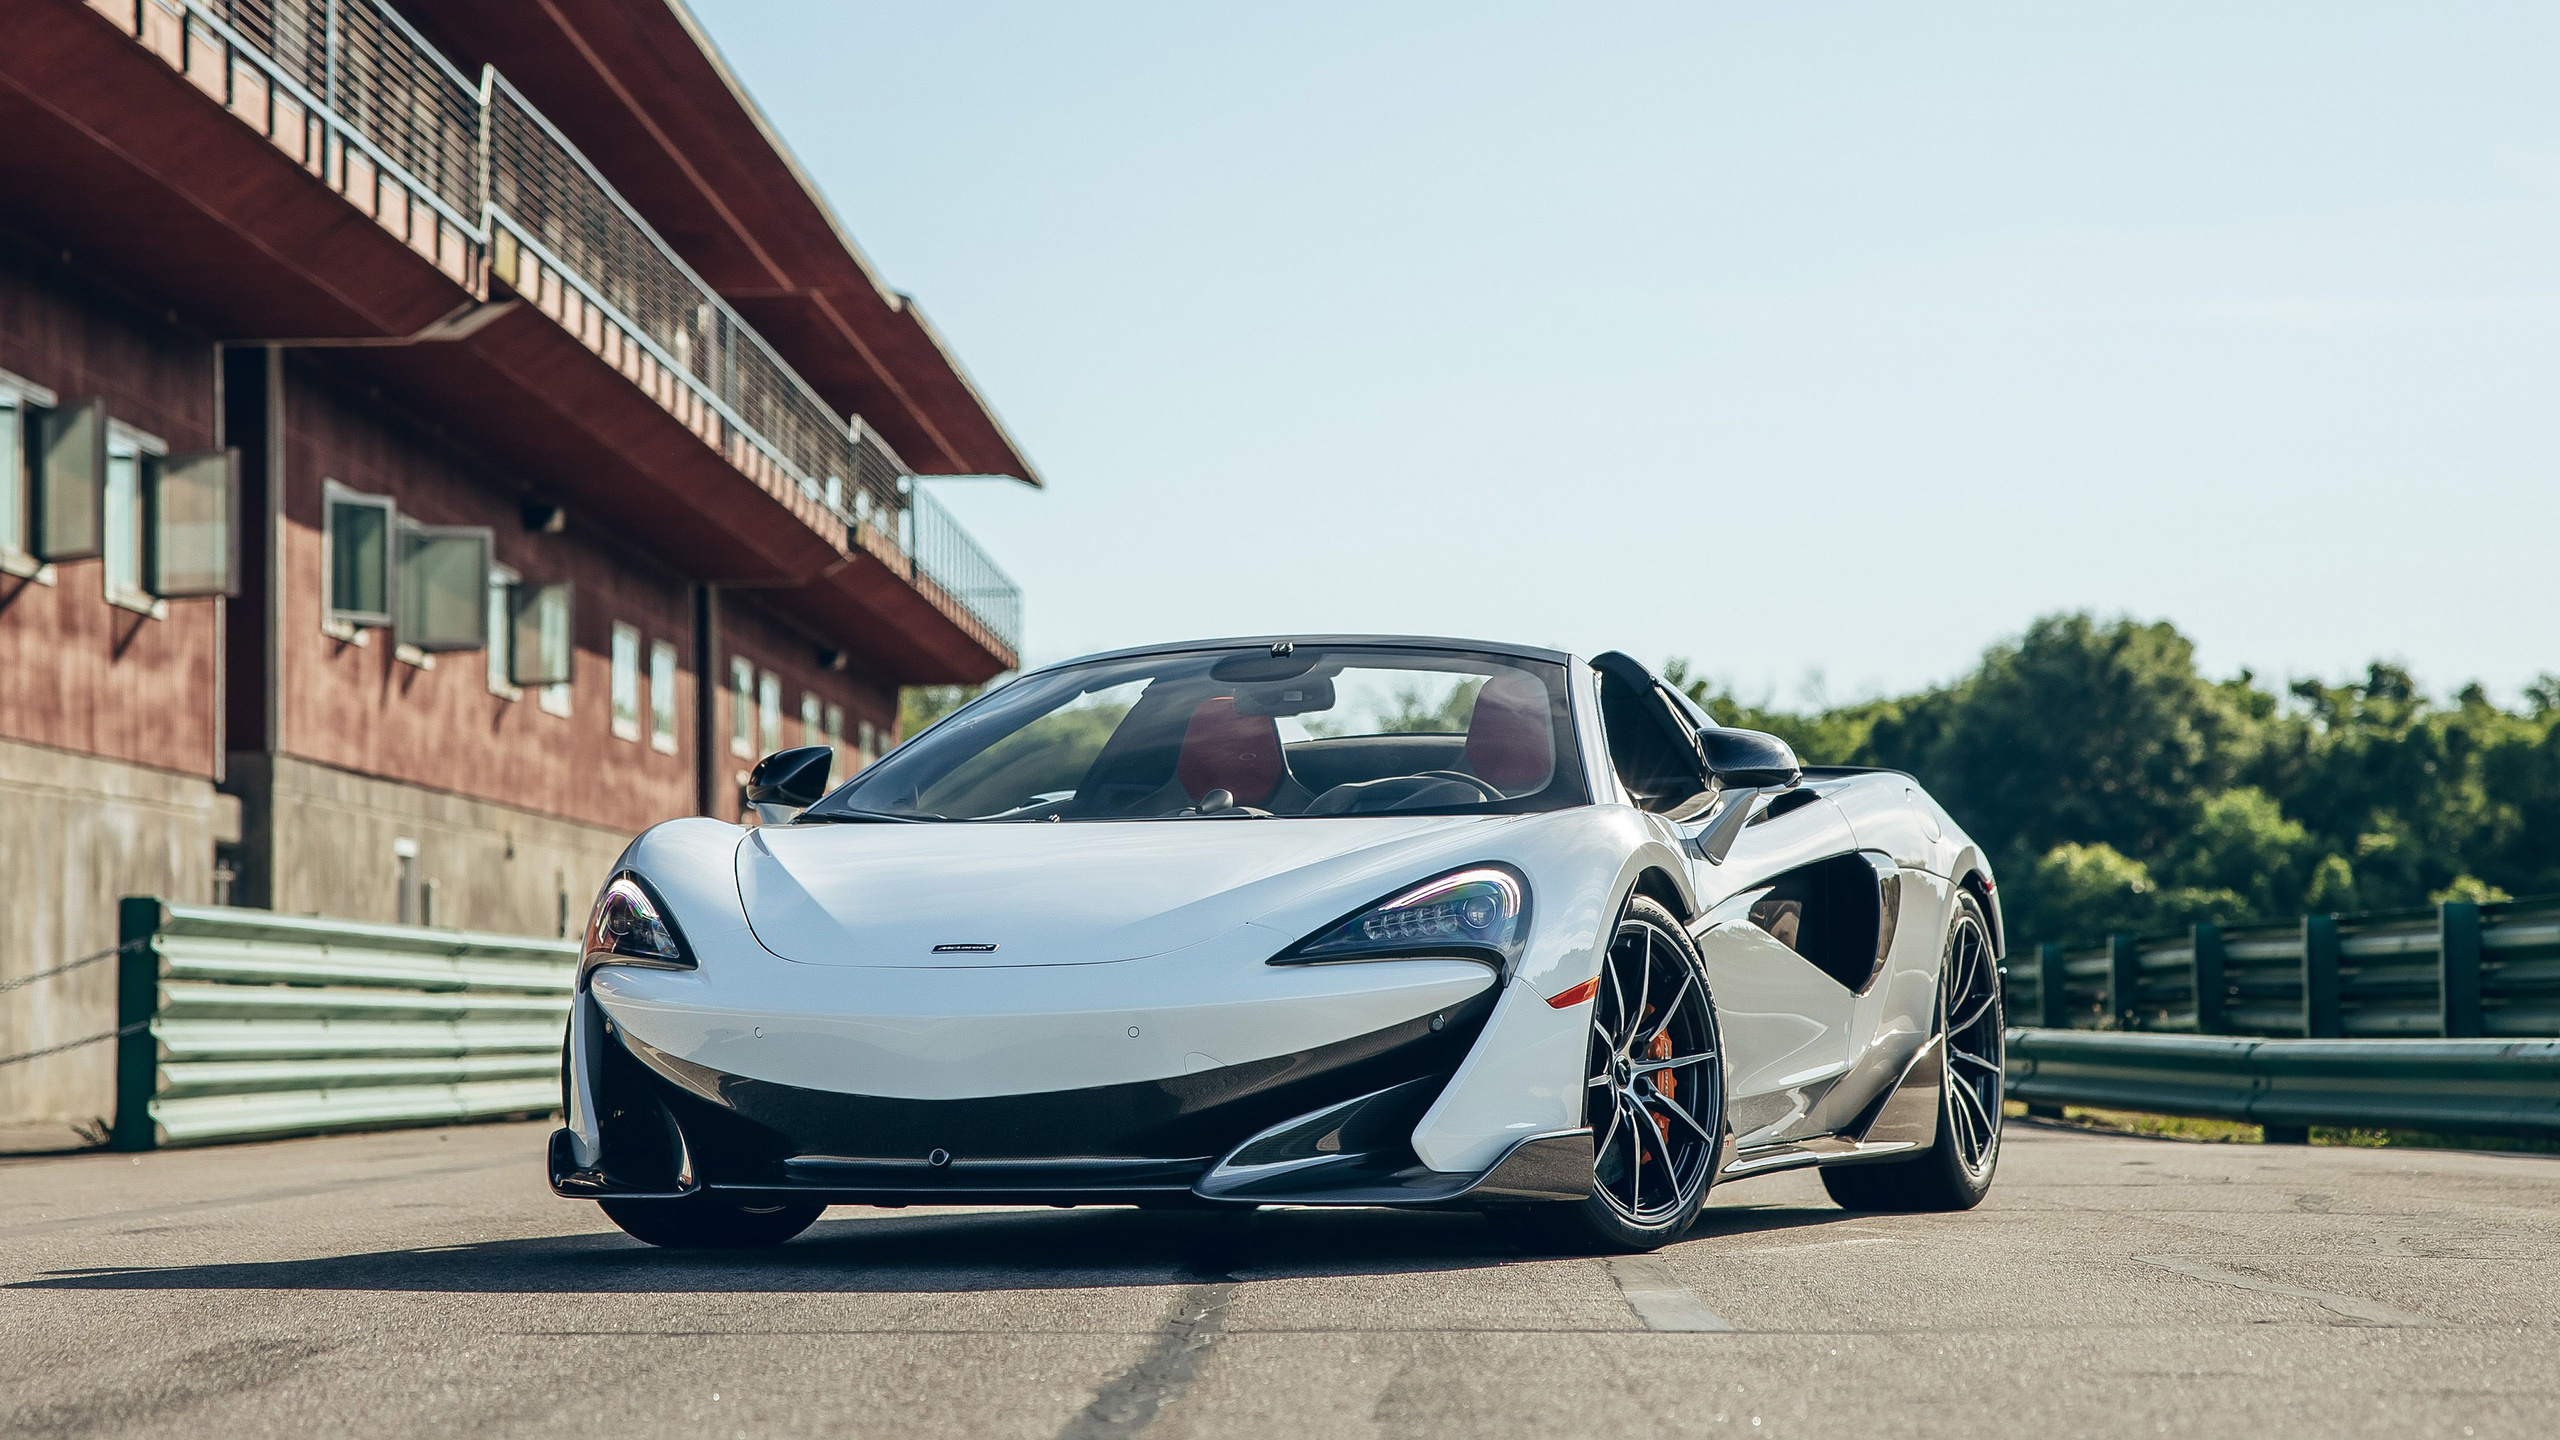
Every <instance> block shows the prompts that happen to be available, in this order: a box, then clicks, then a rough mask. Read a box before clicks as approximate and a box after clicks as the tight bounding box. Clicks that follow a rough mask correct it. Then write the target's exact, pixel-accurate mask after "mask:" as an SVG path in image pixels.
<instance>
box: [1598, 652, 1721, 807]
mask: <svg viewBox="0 0 2560 1440" xmlns="http://www.w3.org/2000/svg"><path fill="white" fill-rule="evenodd" d="M1591 668H1592V669H1593V670H1595V671H1597V672H1599V676H1600V723H1601V728H1602V730H1603V731H1605V732H1606V734H1607V735H1608V739H1609V760H1610V763H1611V764H1612V765H1614V766H1616V768H1617V772H1618V782H1619V783H1620V784H1622V785H1624V786H1626V788H1627V794H1628V795H1629V796H1630V797H1631V798H1633V799H1634V801H1635V803H1636V805H1637V807H1638V808H1639V809H1644V810H1651V811H1655V812H1657V813H1660V814H1666V815H1671V816H1673V817H1675V818H1682V819H1685V818H1687V817H1688V816H1690V815H1692V814H1695V813H1696V812H1697V811H1698V810H1699V809H1700V808H1702V807H1703V805H1704V804H1705V802H1706V801H1707V799H1708V798H1710V795H1711V793H1712V792H1710V791H1709V790H1708V788H1707V783H1706V778H1705V774H1704V772H1703V769H1702V767H1701V765H1700V763H1699V759H1698V742H1697V739H1696V734H1697V732H1696V729H1695V727H1694V726H1692V725H1691V724H1690V721H1689V717H1688V713H1687V711H1686V709H1685V708H1684V707H1683V706H1682V705H1681V704H1680V703H1679V702H1678V701H1677V700H1676V699H1674V698H1673V696H1672V694H1671V691H1670V690H1669V688H1668V687H1666V686H1665V685H1664V684H1663V683H1662V682H1661V681H1660V680H1658V679H1656V678H1654V675H1653V672H1652V671H1650V670H1647V669H1645V668H1644V666H1643V665H1642V664H1641V663H1639V662H1638V661H1636V660H1635V659H1634V658H1633V657H1631V656H1628V655H1624V654H1621V653H1619V652H1617V651H1614V650H1613V651H1610V652H1609V653H1607V654H1605V655H1601V656H1598V657H1595V658H1594V659H1593V660H1592V662H1591Z"/></svg>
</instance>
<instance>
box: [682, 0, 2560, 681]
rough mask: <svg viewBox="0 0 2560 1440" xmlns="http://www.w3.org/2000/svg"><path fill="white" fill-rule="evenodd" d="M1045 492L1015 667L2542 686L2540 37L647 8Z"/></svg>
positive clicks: (2549, 143)
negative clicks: (1119, 660) (685, 30)
mask: <svg viewBox="0 0 2560 1440" xmlns="http://www.w3.org/2000/svg"><path fill="white" fill-rule="evenodd" d="M691 3H693V4H694V6H695V8H696V10H697V12H698V13H699V14H700V15H701V17H702V19H703V20H704V21H705V23H706V24H707V26H708V27H709V29H710V30H711V32H712V33H713V35H714V36H715V37H716V39H717V40H718V42H719V43H720V45H721V46H722V47H723V49H724V50H725V52H726V53H727V55H728V56H729V58H730V60H731V61H732V63H733V64H734V65H735V66H736V67H737V69H738V70H739V71H740V73H741V74H742V75H743V76H744V78H745V80H746V82H747V84H748V86H749V88H750V89H751V90H752V91H753V92H754V94H755V95H756V97H757V99H758V100H759V101H760V102H761V103H762V105H763V106H764V108H765V110H766V112H767V113H768V114H769V115H770V116H771V117H772V118H773V120H774V122H775V123H776V125H777V126H778V127H779V129H780V130H781V131H782V133H783V135H784V136H785V137H786V138H787V139H788V141H789V143H790V144H791V145H792V146H793V148H794V149H795V151H796V152H797V153H798V155H799V156H800V158H801V159H802V161H803V162H804V163H805V164H806V165H807V167H808V168H809V170H810V171H811V173H812V174H814V175H815V176H816V177H817V179H818V181H819V183H820V184H821V185H822V186H823V187H824V188H825V189H826V191H827V192H828V194H829V196H830V197H831V198H832V199H833V201H834V203H835V205H836V208H837V210H838V212H839V213H840V214H841V215H842V216H843V217H844V220H845V222H846V223H847V225H848V226H849V227H850V228H851V230H852V232H853V233H854V234H855V236H856V237H857V238H858V239H859V241H860V243H861V244H862V245H863V247H864V248H865V250H866V251H867V252H868V253H869V254H870V256H871V257H872V259H873V261H874V262H875V263H876V264H877V265H878V266H879V268H880V270H881V272H882V273H883V274H884V275H885V277H886V278H887V279H888V280H889V282H890V283H891V284H893V285H895V286H897V287H898V288H900V289H902V290H906V291H909V292H912V293H913V294H915V295H916V296H917V297H919V299H920V301H921V303H922V304H923V306H924V308H925V310H926V312H927V313H928V314H930V315H931V316H932V317H933V319H934V322H935V323H936V324H937V325H938V326H939V327H940V328H941V330H942V331H943V333H944V334H945V335H946V336H947V337H948V338H949V340H950V341H951V343H952V344H953V346H954V347H955V348H956V349H957V350H958V351H959V353H960V355H961V356H962V358H963V359H964V361H965V362H966V363H967V364H968V365H969V367H970V369H971V371H972V372H973V373H974V374H975V375H976V377H977V379H978V381H979V383H980V384H981V386H982V387H983V388H984V389H985V391H986V393H987V394H988V395H989V396H991V397H992V398H993V400H994V402H995V404H996V406H997V408H998V409H999V410H1000V411H1001V412H1002V413H1003V415H1004V416H1005V418H1006V420H1007V422H1008V423H1009V424H1010V425H1011V426H1012V428H1013V430H1014V432H1015V434H1016V435H1017V436H1018V438H1019V439H1020V440H1021V442H1022V444H1023V445H1024V446H1025V447H1026V448H1027V449H1028V451H1029V452H1030V453H1031V455H1032V456H1033V458H1034V459H1035V461H1036V462H1037V463H1038V464H1039V465H1040V467H1041V468H1042V470H1043V471H1044V472H1045V474H1046V476H1047V478H1048V480H1049V484H1050V488H1049V490H1048V491H1047V492H1045V493H1041V492H1033V491H1030V490H1027V489H1024V488H1023V487H1019V486H1007V485H997V484H993V483H989V482H980V481H967V482H945V483H940V484H937V485H936V487H935V489H936V493H938V494H940V495H941V496H943V497H944V499H946V500H947V501H948V502H949V503H950V504H951V505H952V506H953V508H955V509H956V510H958V511H959V512H960V514H961V515H962V517H963V519H964V520H965V521H966V523H967V524H968V525H969V526H970V528H971V529H972V531H973V532H974V533H975V534H976V535H977V536H978V537H979V539H980V540H981V541H982V542H983V543H984V544H985V545H986V546H987V547H988V548H989V550H990V551H992V552H993V554H994V555H995V556H996V558H997V559H998V561H999V562H1000V563H1002V564H1003V565H1004V566H1005V567H1006V568H1007V569H1008V570H1009V571H1010V572H1011V573H1012V574H1013V575H1014V577H1015V578H1016V579H1017V580H1019V581H1020V582H1021V583H1022V585H1023V587H1024V589H1025V591H1026V594H1027V608H1028V613H1029V622H1028V630H1029V634H1028V638H1027V642H1026V647H1025V648H1026V653H1027V655H1028V657H1029V658H1031V659H1032V660H1034V661H1045V660H1051V659H1058V658H1063V657H1065V656H1068V655H1072V654H1076V653H1080V652H1082V651H1086V650H1093V649H1100V648H1105V647H1109V646H1115V645H1123V644H1133V643H1140V642H1145V641H1153V640H1160V639H1172V638H1182V637H1186V636H1192V635H1216V634H1233V633H1260V632H1266V631H1279V632H1290V631H1296V632H1312V631H1321V630H1387V631H1419V632H1430V633H1443V634H1464V635H1489V636H1497V637H1502V638H1509V639H1518V640H1526V641H1534V642H1544V643H1549V644H1555V645H1560V646H1566V647H1571V648H1575V649H1579V650H1582V651H1584V652H1586V653H1589V652H1592V651H1597V650H1601V649H1608V648H1623V649H1626V650H1629V651H1631V652H1633V653H1635V654H1636V655H1638V656H1640V657H1642V658H1644V659H1646V660H1648V661H1658V660H1660V659H1661V658H1662V657H1664V656H1667V655H1673V654H1678V655H1686V656H1689V657H1691V658H1692V659H1693V660H1694V661H1696V662H1697V663H1698V664H1699V665H1700V666H1701V667H1702V668H1704V669H1705V670H1707V671H1709V672H1711V673H1719V674H1722V675H1724V676H1726V677H1728V678H1730V679H1732V680H1733V681H1735V682H1737V683H1738V684H1740V685H1742V686H1743V687H1744V688H1745V689H1746V690H1747V691H1752V692H1764V693H1768V694H1771V695H1774V696H1775V698H1777V699H1779V700H1781V701H1785V702H1800V701H1802V700H1803V699H1805V698H1807V695H1808V693H1809V686H1810V683H1811V682H1810V679H1809V677H1812V676H1814V675H1816V674H1817V673H1818V674H1819V675H1820V676H1821V677H1823V680H1824V683H1825V684H1826V685H1827V691H1828V694H1829V695H1830V696H1831V697H1832V698H1834V699H1842V698H1850V697H1854V696H1858V695H1861V694H1866V693H1873V692H1876V691H1880V690H1901V689H1904V688H1908V687H1912V686H1916V685H1919V684H1923V683H1926V682H1929V681H1933V680H1939V679H1945V678H1948V677H1951V676H1953V675H1955V674H1958V673H1960V672H1961V671H1963V670H1964V669H1965V668H1966V667H1967V666H1968V665H1969V664H1970V663H1971V662H1972V660H1973V659H1974V657H1975V656H1976V655H1978V654H1979V652H1980V651H1981V649H1982V647H1983V646H1984V645H1985V644H1987V643H1989V642H1991V641H1993V640H1995V639H1997V638H1999V637H2002V636H2004V635H2014V634H2016V633H2017V632H2018V631H2019V630H2021V629H2022V628H2023V627H2024V626H2025V625H2026V623H2027V622H2028V621H2029V620H2030V619H2031V618H2033V617H2034V616H2036V615H2037V614H2040V613H2043V612H2046V611H2051V610H2056V609H2064V608H2089V609H2094V610H2098V611H2101V612H2111V613H2112V612H2129V613H2132V614H2135V615H2138V616H2142V617H2145V618H2167V619H2170V620H2173V621H2175V622H2176V623H2177V624H2178V625H2179V626H2180V627H2182V628H2183V629H2184V630H2186V631H2187V633H2188V634H2190V635H2192V636H2194V637H2195V638H2196V640H2197V641H2198V643H2199V645H2200V648H2201V651H2202V656H2203V659H2204V663H2205V664H2206V666H2207V667H2208V668H2209V669H2210V670H2212V671H2214V672H2216V673H2228V672H2230V671H2232V670H2235V669H2238V668H2239V667H2242V666H2244V665H2245V666H2249V667H2252V668H2254V669H2255V670H2257V671H2258V672H2259V673H2260V674H2261V675H2264V676H2270V677H2287V676H2295V675H2318V676H2322V677H2327V678H2339V677H2343V676H2345V675H2347V674H2349V673H2350V672H2354V671H2358V670H2360V669H2361V667H2362V666H2363V664H2364V662H2365V661H2367V660H2368V659H2371V658H2373V657H2375V656H2387V657H2395V658H2398V659H2401V660H2403V661H2405V662H2406V663H2408V664H2409V665H2411V666H2412V667H2413V668H2414V669H2415V670H2416V671H2417V673H2418V675H2419V677H2420V679H2421V680H2422V681H2423V682H2425V683H2426V684H2428V685H2429V686H2430V687H2431V688H2434V689H2436V690H2437V691H2439V692H2442V691H2445V690H2449V689H2451V688H2453V687H2454V686H2456V685H2459V684H2460V683H2461V682H2463V681H2465V680H2468V679H2473V678H2477V679H2481V680H2484V681H2486V682H2488V683H2489V685H2490V686H2491V687H2492V689H2493V691H2494V692H2496V693H2498V694H2500V695H2501V696H2502V697H2511V696H2512V695H2513V694H2514V693H2515V691H2516V689H2517V687H2519V686H2520V685H2522V684H2523V683H2524V682H2525V681H2526V680H2528V679H2529V678H2531V677H2532V676H2533V675H2534V674H2535V673H2537V672H2539V671H2544V670H2560V603H2556V602H2555V597H2560V490H2556V489H2555V480H2560V79H2555V71H2554V59H2555V56H2560V6H2553V5H2551V4H2548V3H2547V0H2545V3H2518V4H2487V3H2480V4H2467V3H2466V4H2456V3H2445V4H2417V3H2406V0H2403V3H2392V4H2369V3H2345V0H2324V3H2301V4H2276V3H2246V4H2244V3H2186V4H2174V3H2140V4H2135V3H2115V4H2107V3H2095V0H2075V3H2070V4H2052V3H2016V4H2003V5H1984V4H1956V3H1914V0H1902V3H1891V4H1821V3H1805V4H1779V3H1763V4H1730V3H1727V4H1678V5H1665V6H1659V7H1648V6H1636V5H1591V4H1580V5H1561V4H1560V5H1528V4H1500V3H1475V4H1450V5H1426V4H1421V3H1392V4H1379V3H1369V4H1354V5H1330V4H1312V3H1295V4H1288V5H1241V4H1215V5H1199V4H1172V3H1167V4H1155V5H1120V4H1106V3H1101V0H1084V3H1077V4H1063V3H1053V4H1042V5H1010V6H1009V5H993V4H978V3H960V0H937V3H934V4H929V5H906V6H890V5H876V4H860V5H856V4H847V3H842V0H828V3H819V0H797V3H777V0H691Z"/></svg>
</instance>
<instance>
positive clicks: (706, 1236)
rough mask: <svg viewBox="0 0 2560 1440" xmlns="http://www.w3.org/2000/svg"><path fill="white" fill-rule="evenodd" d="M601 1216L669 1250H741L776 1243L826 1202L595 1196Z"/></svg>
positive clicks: (809, 1221)
mask: <svg viewBox="0 0 2560 1440" xmlns="http://www.w3.org/2000/svg"><path fill="white" fill-rule="evenodd" d="M596 1203H597V1204H598V1205H600V1206H602V1207H604V1213H605V1218H606V1219H608V1220H611V1221H612V1222H613V1223H614V1224H616V1225H619V1226H621V1227H622V1229H623V1232H624V1233H625V1234H627V1235H629V1236H631V1238H633V1239H635V1240H645V1241H647V1242H648V1243H650V1244H652V1245H659V1246H664V1247H665V1248H667V1249H670V1250H744V1249H750V1248H753V1247H755V1246H759V1245H779V1244H781V1243H782V1242H783V1241H785V1240H788V1239H790V1238H791V1237H792V1236H794V1235H797V1234H799V1233H800V1232H801V1231H803V1230H806V1229H808V1228H809V1227H810V1226H811V1225H814V1224H816V1223H817V1220H818V1217H819V1216H821V1215H823V1214H825V1213H826V1211H827V1207H826V1206H824V1205H819V1204H814V1203H801V1204H796V1205H740V1204H737V1203H735V1202H734V1201H729V1200H722V1199H718V1198H716V1197H714V1196H713V1195H712V1194H711V1193H710V1192H708V1191H701V1192H697V1193H695V1194H692V1195H687V1196H685V1197H684V1198H683V1199H681V1200H599V1201H597V1202H596Z"/></svg>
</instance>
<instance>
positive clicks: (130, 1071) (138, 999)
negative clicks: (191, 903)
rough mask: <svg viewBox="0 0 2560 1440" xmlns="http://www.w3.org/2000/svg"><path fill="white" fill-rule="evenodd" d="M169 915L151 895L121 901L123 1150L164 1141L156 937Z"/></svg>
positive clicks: (119, 1099)
mask: <svg viewBox="0 0 2560 1440" xmlns="http://www.w3.org/2000/svg"><path fill="white" fill-rule="evenodd" d="M165 914H166V912H165V911H163V910H162V909H161V908H160V902H159V900H158V899H156V898H154V897H152V896H149V895H128V896H126V897H125V898H124V900H123V901H122V902H120V903H119V904H118V905H117V906H116V947H117V948H116V1029H117V1030H118V1031H120V1032H123V1033H120V1034H118V1035H117V1036H116V1119H115V1128H114V1130H113V1131H112V1132H110V1134H109V1137H108V1143H109V1145H110V1146H112V1147H113V1148H115V1149H118V1150H149V1149H151V1148H153V1147H154V1146H155V1145H156V1144H157V1143H158V1137H157V1136H156V1135H155V1133H154V1132H153V1129H152V1125H151V1096H152V1092H153V1091H154V1090H155V1089H157V1088H158V1086H159V1081H160V1052H159V1048H158V1047H159V1041H158V1040H157V1039H155V1038H154V1037H153V1036H152V1033H151V1020H152V1017H153V1016H154V1015H156V1014H158V1013H159V1010H160V951H159V949H158V947H156V946H154V945H153V944H152V937H153V936H155V935H157V934H159V933H160V922H161V919H162V917H163V915H165ZM127 1026H134V1027H136V1028H134V1029H132V1030H126V1028H125V1027H127Z"/></svg>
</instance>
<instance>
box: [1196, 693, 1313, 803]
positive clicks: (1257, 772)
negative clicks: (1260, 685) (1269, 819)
mask: <svg viewBox="0 0 2560 1440" xmlns="http://www.w3.org/2000/svg"><path fill="white" fill-rule="evenodd" d="M1288 774H1289V767H1288V764H1287V762H1286V761H1284V760H1283V759H1282V758H1281V754H1280V725H1279V722H1278V721H1275V720H1273V719H1272V718H1271V717H1270V716H1268V715H1239V714H1237V713H1236V701H1235V697H1234V696H1232V695H1220V696H1216V697H1214V698H1212V699H1208V700H1203V701H1201V702H1200V705H1199V708H1198V709H1195V710H1193V711H1192V712H1191V723H1190V724H1189V725H1187V726H1185V727H1183V731H1182V754H1181V757H1180V758H1179V759H1177V760H1175V761H1174V766H1173V778H1174V779H1175V780H1177V781H1179V782H1180V783H1181V785H1182V789H1183V792H1184V793H1185V794H1188V795H1189V796H1190V797H1191V799H1192V801H1193V802H1194V803H1195V804H1196V803H1197V802H1199V801H1200V800H1201V799H1203V798H1204V797H1206V796H1207V795H1208V793H1209V792H1210V791H1212V790H1224V791H1226V792H1227V793H1228V794H1230V795H1233V796H1234V797H1235V799H1236V803H1237V804H1239V805H1262V804H1266V803H1268V802H1269V801H1270V799H1271V797H1272V796H1273V795H1275V794H1277V793H1278V792H1279V789H1280V782H1281V781H1282V780H1283V779H1285V778H1287V776H1288Z"/></svg>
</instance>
